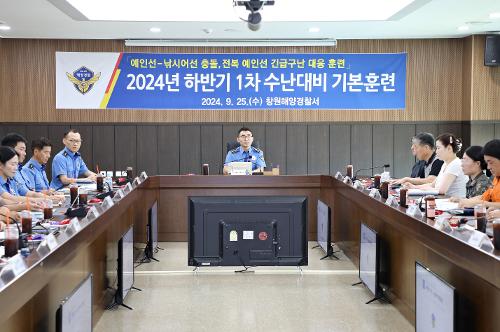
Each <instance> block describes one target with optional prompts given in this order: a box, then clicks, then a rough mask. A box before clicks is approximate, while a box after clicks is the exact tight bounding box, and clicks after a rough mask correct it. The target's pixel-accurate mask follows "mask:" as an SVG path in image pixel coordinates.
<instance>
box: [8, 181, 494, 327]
mask: <svg viewBox="0 0 500 332" xmlns="http://www.w3.org/2000/svg"><path fill="white" fill-rule="evenodd" d="M277 195H280V196H287V195H290V196H305V197H307V199H308V201H307V205H308V209H307V211H308V212H307V216H308V239H309V241H314V240H315V238H316V205H317V200H318V199H320V200H321V201H323V202H324V203H326V204H328V205H329V206H330V207H331V208H332V225H333V227H332V239H333V241H334V242H335V244H336V245H337V246H338V247H339V248H341V249H342V250H343V252H344V253H345V255H346V256H347V257H348V258H349V259H350V260H351V261H352V262H353V263H354V264H355V265H356V266H358V265H359V238H360V224H361V222H363V223H365V224H367V225H368V226H370V227H371V228H372V229H374V230H375V231H376V232H377V233H378V234H379V235H380V239H381V243H383V252H382V254H383V255H384V257H385V258H386V263H387V266H385V269H384V270H385V271H386V272H385V273H386V275H385V281H386V283H387V284H386V296H387V298H388V299H389V300H390V301H391V303H392V304H393V305H394V306H395V307H396V308H397V309H398V310H399V311H400V312H401V313H402V314H403V315H404V316H405V317H406V318H407V319H408V320H409V321H410V322H411V323H412V324H414V323H415V322H414V321H415V261H418V262H420V263H422V264H423V265H425V266H426V267H428V268H429V269H431V270H432V271H433V272H434V273H436V274H438V275H439V276H441V277H442V278H443V279H444V280H446V281H447V282H448V283H450V284H451V285H452V286H454V287H455V288H456V291H457V294H458V295H459V299H460V301H459V307H458V308H459V311H458V312H459V313H460V317H459V320H458V323H459V324H461V325H460V326H461V328H460V330H462V329H463V330H468V331H473V330H476V331H498V330H499V325H498V324H497V321H498V319H497V317H496V315H497V314H498V313H500V251H490V252H488V251H485V250H482V249H479V248H477V247H474V246H472V245H470V244H468V243H467V242H465V241H462V240H461V239H459V238H457V237H456V236H453V235H452V234H447V233H445V232H443V231H440V230H439V229H436V228H435V227H434V223H435V221H433V220H430V219H426V218H423V217H422V218H415V217H412V216H409V215H407V214H406V209H405V208H402V207H392V206H388V205H386V204H385V200H383V199H375V198H372V197H370V196H369V195H368V191H366V190H365V191H361V190H357V189H355V188H353V187H352V186H350V185H348V184H345V183H343V182H342V181H339V180H337V179H335V178H334V177H332V176H328V175H299V176H217V175H214V176H197V175H195V176H152V177H149V178H147V179H146V181H144V182H143V183H141V184H140V185H139V186H138V187H137V188H135V189H134V190H132V192H130V193H129V194H128V195H127V196H125V197H124V198H123V199H122V200H120V201H119V202H117V203H116V204H115V205H113V206H112V207H110V208H109V209H107V210H106V211H105V212H103V213H102V214H101V215H100V216H99V217H98V218H97V219H95V220H93V221H91V222H86V223H84V224H82V226H83V227H82V229H81V230H80V231H78V232H77V233H76V234H73V235H72V236H69V237H68V236H66V235H65V234H61V235H60V236H59V237H58V246H57V248H55V249H53V250H51V252H50V253H48V254H46V255H44V256H42V257H40V256H39V255H38V254H37V253H36V252H33V253H32V254H31V255H30V256H28V257H27V258H26V263H27V266H28V268H27V269H26V271H24V272H23V273H21V274H20V275H18V276H16V277H15V278H14V279H13V280H11V281H10V282H8V283H7V284H5V285H3V286H1V287H0V308H2V310H1V313H0V326H2V331H40V330H49V331H52V330H55V313H56V310H57V307H58V305H59V303H60V301H61V300H62V299H63V298H64V297H65V296H67V295H68V294H69V293H70V292H71V291H72V290H73V289H74V288H75V287H76V286H77V285H78V283H79V282H80V281H81V280H82V279H83V278H85V277H86V276H87V275H88V273H92V274H93V278H94V281H93V303H94V308H93V324H94V325H95V324H96V323H97V321H98V320H99V318H100V317H101V315H102V313H103V311H104V305H105V296H106V289H105V278H106V251H107V249H106V248H107V245H109V244H110V243H113V242H116V241H118V240H119V239H120V237H121V236H122V235H123V234H124V233H125V232H126V230H127V229H129V227H131V226H132V225H133V227H134V238H135V241H137V242H141V243H145V242H146V225H147V222H148V211H149V209H150V208H151V207H152V206H153V204H155V202H157V203H158V238H159V241H187V240H188V197H190V196H277ZM186 264H187V253H186ZM356 281H357V280H356V278H353V282H356ZM325 293H326V291H325ZM360 319H362V317H360Z"/></svg>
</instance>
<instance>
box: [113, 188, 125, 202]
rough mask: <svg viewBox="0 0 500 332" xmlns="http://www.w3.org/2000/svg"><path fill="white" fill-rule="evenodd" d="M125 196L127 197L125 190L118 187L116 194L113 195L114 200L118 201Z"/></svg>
mask: <svg viewBox="0 0 500 332" xmlns="http://www.w3.org/2000/svg"><path fill="white" fill-rule="evenodd" d="M123 197H125V194H124V193H123V190H121V189H118V190H117V191H116V193H115V195H114V196H113V201H115V202H118V201H119V200H120V199H122V198H123Z"/></svg>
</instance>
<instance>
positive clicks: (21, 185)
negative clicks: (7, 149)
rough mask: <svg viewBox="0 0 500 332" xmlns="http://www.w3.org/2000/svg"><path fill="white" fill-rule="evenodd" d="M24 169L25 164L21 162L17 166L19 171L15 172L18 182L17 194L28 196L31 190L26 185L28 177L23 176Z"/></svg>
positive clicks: (15, 179)
mask: <svg viewBox="0 0 500 332" xmlns="http://www.w3.org/2000/svg"><path fill="white" fill-rule="evenodd" d="M22 169H23V165H21V164H19V165H18V166H17V172H16V174H14V178H13V180H14V182H15V183H16V187H17V190H16V191H17V194H18V196H26V194H27V193H28V191H29V188H28V187H27V186H26V179H25V178H24V177H23V174H22V173H21V170H22Z"/></svg>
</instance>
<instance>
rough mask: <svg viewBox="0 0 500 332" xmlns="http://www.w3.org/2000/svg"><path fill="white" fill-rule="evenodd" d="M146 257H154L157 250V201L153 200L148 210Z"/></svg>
mask: <svg viewBox="0 0 500 332" xmlns="http://www.w3.org/2000/svg"><path fill="white" fill-rule="evenodd" d="M146 231H147V241H148V242H147V243H146V250H145V255H146V258H149V259H154V254H155V253H156V252H157V250H158V202H155V203H154V204H153V206H151V208H150V209H149V211H148V224H147V228H146Z"/></svg>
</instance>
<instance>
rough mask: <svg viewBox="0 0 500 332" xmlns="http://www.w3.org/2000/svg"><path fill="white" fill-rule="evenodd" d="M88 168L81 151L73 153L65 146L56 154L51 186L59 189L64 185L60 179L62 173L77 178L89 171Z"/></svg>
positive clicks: (53, 162)
mask: <svg viewBox="0 0 500 332" xmlns="http://www.w3.org/2000/svg"><path fill="white" fill-rule="evenodd" d="M88 170H89V169H88V168H87V165H85V162H84V161H83V159H82V156H81V155H80V153H78V152H76V153H73V152H71V151H70V150H69V149H68V148H66V147H65V148H64V149H63V150H62V151H60V152H59V153H58V154H56V156H55V157H54V160H53V161H52V182H51V183H50V187H51V188H53V189H56V190H57V189H59V188H61V187H63V186H64V185H63V183H62V182H61V180H60V179H59V176H60V175H66V176H67V177H69V178H73V179H77V178H78V177H79V176H80V175H84V174H85V173H86V172H88Z"/></svg>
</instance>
